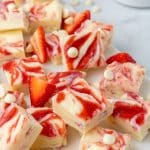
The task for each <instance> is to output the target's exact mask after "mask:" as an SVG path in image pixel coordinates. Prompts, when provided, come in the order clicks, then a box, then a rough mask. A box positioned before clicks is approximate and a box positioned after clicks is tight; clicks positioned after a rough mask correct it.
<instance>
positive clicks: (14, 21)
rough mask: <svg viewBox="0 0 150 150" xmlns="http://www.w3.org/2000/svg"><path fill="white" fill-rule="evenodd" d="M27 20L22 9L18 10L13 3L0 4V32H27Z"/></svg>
mask: <svg viewBox="0 0 150 150" xmlns="http://www.w3.org/2000/svg"><path fill="white" fill-rule="evenodd" d="M28 25H29V22H28V19H27V17H26V14H25V13H24V11H23V10H22V9H18V8H17V7H16V4H15V2H14V1H6V2H0V31H8V30H18V29H21V30H23V31H27V30H28Z"/></svg>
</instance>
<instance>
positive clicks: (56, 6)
mask: <svg viewBox="0 0 150 150" xmlns="http://www.w3.org/2000/svg"><path fill="white" fill-rule="evenodd" d="M62 12H63V6H62V5H61V4H60V2H58V1H56V0H54V1H52V2H51V1H47V2H44V3H40V4H38V3H37V4H34V5H33V6H32V7H31V9H30V11H29V21H30V31H31V32H34V31H35V30H36V28H37V27H38V26H43V27H44V29H45V30H46V31H52V30H58V29H60V27H61V23H62Z"/></svg>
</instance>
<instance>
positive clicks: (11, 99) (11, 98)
mask: <svg viewBox="0 0 150 150" xmlns="http://www.w3.org/2000/svg"><path fill="white" fill-rule="evenodd" d="M4 101H5V102H6V103H13V102H15V101H16V97H15V96H14V95H12V94H9V93H8V94H7V95H6V96H5V97H4Z"/></svg>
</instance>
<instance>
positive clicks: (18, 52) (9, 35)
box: [0, 30, 25, 64]
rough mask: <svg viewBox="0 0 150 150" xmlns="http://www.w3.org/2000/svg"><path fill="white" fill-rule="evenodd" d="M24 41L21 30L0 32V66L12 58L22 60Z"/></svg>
mask: <svg viewBox="0 0 150 150" xmlns="http://www.w3.org/2000/svg"><path fill="white" fill-rule="evenodd" d="M23 57H25V53H24V40H23V34H22V31H21V30H15V31H6V32H0V64H1V63H3V62H4V61H6V60H9V59H13V58H23Z"/></svg>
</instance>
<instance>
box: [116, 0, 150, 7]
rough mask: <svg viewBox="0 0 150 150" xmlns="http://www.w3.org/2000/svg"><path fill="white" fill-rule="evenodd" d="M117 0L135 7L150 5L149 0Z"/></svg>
mask: <svg viewBox="0 0 150 150" xmlns="http://www.w3.org/2000/svg"><path fill="white" fill-rule="evenodd" d="M117 1H118V2H120V3H122V4H125V5H128V6H133V7H150V1H149V0H117Z"/></svg>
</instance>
